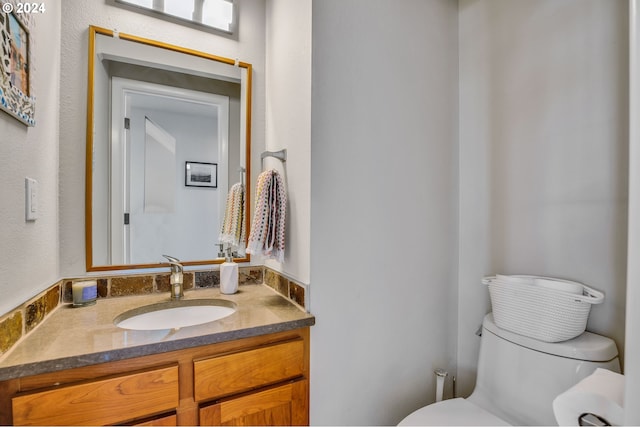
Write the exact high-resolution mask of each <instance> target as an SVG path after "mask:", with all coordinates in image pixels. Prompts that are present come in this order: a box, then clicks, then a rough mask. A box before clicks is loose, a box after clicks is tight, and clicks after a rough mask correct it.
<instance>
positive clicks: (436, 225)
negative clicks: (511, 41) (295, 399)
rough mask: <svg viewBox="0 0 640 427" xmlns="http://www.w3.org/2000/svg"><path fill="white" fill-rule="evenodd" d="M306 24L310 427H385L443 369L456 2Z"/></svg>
mask: <svg viewBox="0 0 640 427" xmlns="http://www.w3.org/2000/svg"><path fill="white" fill-rule="evenodd" d="M312 20H313V24H312V26H313V30H312V32H313V55H312V57H313V61H312V64H313V69H312V70H313V72H312V93H313V96H312V108H311V111H312V119H311V311H312V312H313V313H314V314H315V315H316V316H317V319H318V320H317V324H316V325H315V326H314V327H313V328H312V330H311V335H312V341H311V342H312V353H311V423H312V424H315V425H318V424H319V425H328V424H339V425H378V424H382V425H393V424H396V423H397V422H399V421H400V420H401V419H402V418H403V417H404V416H406V415H407V414H408V413H409V412H411V411H412V410H414V409H417V408H418V407H420V406H422V405H424V404H427V403H431V402H433V401H434V395H435V379H434V375H433V372H432V371H433V369H435V368H444V369H449V368H452V367H453V366H454V363H455V342H454V340H455V332H456V326H455V322H456V314H455V307H456V304H455V300H456V227H457V223H456V216H457V210H456V204H457V192H456V187H457V173H458V172H457V152H456V149H457V145H456V141H457V109H458V108H457V85H458V78H457V3H456V2H453V1H449V0H442V1H429V2H425V1H419V0H415V1H414V0H407V1H402V2H397V1H386V0H352V1H348V2H344V1H342V0H322V1H316V2H313V14H312ZM449 370H450V371H451V369H449Z"/></svg>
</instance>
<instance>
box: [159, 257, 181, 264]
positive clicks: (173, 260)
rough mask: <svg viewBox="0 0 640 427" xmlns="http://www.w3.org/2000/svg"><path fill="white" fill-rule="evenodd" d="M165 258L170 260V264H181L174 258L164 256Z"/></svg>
mask: <svg viewBox="0 0 640 427" xmlns="http://www.w3.org/2000/svg"><path fill="white" fill-rule="evenodd" d="M162 256H163V257H165V258H166V259H168V260H169V262H175V263H176V264H180V260H179V259H178V258H174V257H172V256H169V255H162Z"/></svg>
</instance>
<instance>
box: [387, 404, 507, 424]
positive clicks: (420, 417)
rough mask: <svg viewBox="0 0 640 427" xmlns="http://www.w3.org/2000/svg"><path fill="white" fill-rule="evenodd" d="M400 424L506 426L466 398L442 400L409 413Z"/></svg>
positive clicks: (502, 421) (503, 422)
mask: <svg viewBox="0 0 640 427" xmlns="http://www.w3.org/2000/svg"><path fill="white" fill-rule="evenodd" d="M398 425H400V426H444V425H450V426H508V425H509V424H508V423H506V422H505V421H504V420H502V419H500V418H498V417H496V416H495V415H493V414H492V413H490V412H487V411H485V410H484V409H482V408H481V407H479V406H477V405H474V404H473V403H471V402H469V401H468V400H466V399H462V398H457V399H449V400H443V401H441V402H438V403H434V404H433V405H428V406H425V407H423V408H420V409H418V410H417V411H415V412H412V413H411V414H409V415H408V416H407V417H406V418H405V419H404V420H402V421H400V424H398Z"/></svg>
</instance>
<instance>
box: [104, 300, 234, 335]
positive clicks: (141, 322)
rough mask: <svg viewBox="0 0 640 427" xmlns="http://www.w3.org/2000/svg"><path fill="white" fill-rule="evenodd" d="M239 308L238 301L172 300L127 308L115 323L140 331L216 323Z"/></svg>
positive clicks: (124, 327) (118, 325)
mask: <svg viewBox="0 0 640 427" xmlns="http://www.w3.org/2000/svg"><path fill="white" fill-rule="evenodd" d="M235 311H236V304H235V303H234V302H231V301H227V300H222V299H197V300H181V301H168V302H163V303H159V304H151V305H145V306H143V307H138V308H134V309H133V310H129V311H126V312H124V313H122V314H120V315H119V316H117V317H116V318H115V319H114V320H113V323H114V324H115V325H116V326H117V327H119V328H123V329H134V330H138V331H153V330H159V329H175V328H184V327H186V326H195V325H201V324H203V323H209V322H213V321H215V320H219V319H222V318H223V317H227V316H229V315H231V314H233V313H235Z"/></svg>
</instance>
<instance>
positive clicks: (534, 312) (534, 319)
mask: <svg viewBox="0 0 640 427" xmlns="http://www.w3.org/2000/svg"><path fill="white" fill-rule="evenodd" d="M498 277H499V278H497V277H496V276H491V277H485V278H484V279H483V280H482V283H483V284H485V285H487V286H488V288H489V294H490V296H491V306H492V309H493V318H494V320H495V323H496V325H497V326H498V327H500V328H502V329H506V330H508V331H511V332H515V333H517V334H520V335H525V336H528V337H531V338H535V339H537V340H540V341H546V342H559V341H566V340H569V339H571V338H575V337H577V336H578V335H580V334H581V333H583V332H584V330H585V328H586V326H587V319H588V318H589V311H590V310H591V305H592V304H600V303H601V302H602V301H603V300H604V294H603V293H602V292H599V291H596V290H594V289H591V288H589V287H588V286H585V285H583V284H581V283H577V282H572V281H569V280H562V279H554V278H549V277H541V276H523V275H517V276H498ZM534 279H546V280H553V281H558V282H564V283H567V284H571V285H579V286H581V287H582V295H580V294H576V293H570V292H566V291H563V290H559V289H553V288H549V287H543V286H538V285H536V284H535V283H534Z"/></svg>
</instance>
